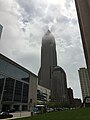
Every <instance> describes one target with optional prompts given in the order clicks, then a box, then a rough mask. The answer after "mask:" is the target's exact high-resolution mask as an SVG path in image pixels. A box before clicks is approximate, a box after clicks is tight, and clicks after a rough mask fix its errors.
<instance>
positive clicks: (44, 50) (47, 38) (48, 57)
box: [38, 30, 57, 89]
mask: <svg viewBox="0 0 90 120" xmlns="http://www.w3.org/2000/svg"><path fill="white" fill-rule="evenodd" d="M55 66H57V55H56V44H55V39H54V36H53V35H52V34H51V32H50V31H49V30H48V31H47V33H46V34H45V35H44V36H43V38H42V46H41V68H40V70H39V73H38V79H39V80H38V82H39V85H41V86H43V87H46V88H48V89H51V78H52V71H53V68H54V67H55Z"/></svg>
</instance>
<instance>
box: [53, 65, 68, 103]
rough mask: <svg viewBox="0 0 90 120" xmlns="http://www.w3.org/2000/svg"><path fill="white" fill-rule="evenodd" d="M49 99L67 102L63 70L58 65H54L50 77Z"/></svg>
mask: <svg viewBox="0 0 90 120" xmlns="http://www.w3.org/2000/svg"><path fill="white" fill-rule="evenodd" d="M51 86H52V88H51V100H52V101H53V102H60V103H62V104H65V103H67V102H68V93H67V81H66V73H65V71H64V70H63V69H62V68H61V67H59V66H56V67H54V70H53V77H52V85H51Z"/></svg>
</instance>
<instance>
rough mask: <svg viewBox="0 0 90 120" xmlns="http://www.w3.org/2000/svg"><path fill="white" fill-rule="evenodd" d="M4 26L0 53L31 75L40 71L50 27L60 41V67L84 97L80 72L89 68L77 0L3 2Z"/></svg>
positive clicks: (0, 4)
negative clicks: (80, 69) (42, 50)
mask: <svg viewBox="0 0 90 120" xmlns="http://www.w3.org/2000/svg"><path fill="white" fill-rule="evenodd" d="M0 16H1V17H0V23H1V24H2V25H3V26H4V30H3V34H2V40H1V41H0V52H1V53H3V54H5V55H6V56H8V57H10V58H11V59H13V60H15V61H16V62H18V63H19V64H21V65H23V66H24V67H26V68H28V69H30V70H31V71H33V72H35V73H38V70H39V67H40V50H41V39H42V36H43V35H44V33H45V31H46V30H47V29H48V27H51V30H52V32H53V34H54V36H55V39H56V46H57V55H58V65H60V66H62V67H63V69H64V70H65V71H66V74H67V78H68V86H70V87H72V88H73V89H74V93H75V94H74V96H75V97H81V92H80V84H79V78H78V73H77V71H78V69H79V68H80V67H83V66H85V61H84V55H83V50H82V45H81V40H80V39H81V38H80V33H79V26H78V22H77V16H76V10H75V4H74V0H53V1H52V0H42V1H41V0H37V1H36V0H26V1H25V0H7V1H4V0H1V1H0Z"/></svg>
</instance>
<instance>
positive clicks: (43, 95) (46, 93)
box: [37, 85, 51, 104]
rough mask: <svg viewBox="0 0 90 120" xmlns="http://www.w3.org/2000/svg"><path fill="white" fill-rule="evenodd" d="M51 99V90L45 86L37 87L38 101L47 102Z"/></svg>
mask: <svg viewBox="0 0 90 120" xmlns="http://www.w3.org/2000/svg"><path fill="white" fill-rule="evenodd" d="M49 101H51V90H50V89H47V88H45V87H43V86H40V85H38V87H37V103H40V104H41V103H42V104H43V103H46V102H49Z"/></svg>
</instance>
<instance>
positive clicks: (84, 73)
mask: <svg viewBox="0 0 90 120" xmlns="http://www.w3.org/2000/svg"><path fill="white" fill-rule="evenodd" d="M78 72H79V78H80V84H81V91H82V97H83V100H84V99H85V97H87V96H90V79H89V74H88V70H87V69H86V68H80V69H79V70H78ZM89 101H90V100H89Z"/></svg>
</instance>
